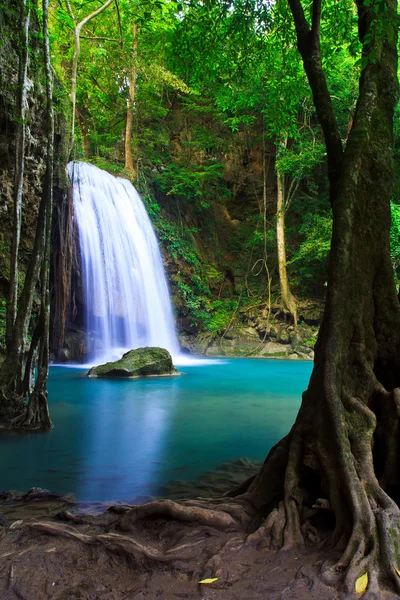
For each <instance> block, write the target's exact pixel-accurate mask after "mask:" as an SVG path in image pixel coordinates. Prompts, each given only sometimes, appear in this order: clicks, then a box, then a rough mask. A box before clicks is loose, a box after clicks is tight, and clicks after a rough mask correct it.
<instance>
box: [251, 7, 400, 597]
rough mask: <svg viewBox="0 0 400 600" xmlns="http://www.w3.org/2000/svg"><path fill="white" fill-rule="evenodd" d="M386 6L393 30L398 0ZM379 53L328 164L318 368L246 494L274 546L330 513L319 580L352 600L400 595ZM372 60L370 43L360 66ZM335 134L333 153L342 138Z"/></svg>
mask: <svg viewBox="0 0 400 600" xmlns="http://www.w3.org/2000/svg"><path fill="white" fill-rule="evenodd" d="M289 4H290V6H291V9H292V12H293V14H294V17H295V23H296V30H297V35H298V41H299V49H300V52H301V54H302V57H303V61H304V64H305V68H306V72H307V75H308V76H309V80H310V84H311V87H312V89H313V92H315V90H314V88H313V83H312V82H313V77H312V76H311V77H310V69H311V67H315V64H314V65H312V61H313V60H314V61H315V57H316V56H317V53H316V52H315V48H316V45H314V46H313V44H312V43H310V40H312V39H313V35H315V34H317V36H318V37H319V22H318V18H319V15H318V11H319V10H320V2H319V1H318V0H314V2H313V29H312V30H310V29H308V31H307V27H308V25H307V22H306V20H305V18H303V17H304V15H302V9H301V3H300V2H298V1H297V0H289ZM365 4H367V3H365ZM384 5H385V9H386V11H387V13H386V18H391V19H393V22H394V19H395V11H396V2H395V1H394V0H387V1H386V2H384ZM357 6H358V10H359V31H360V38H361V41H364V39H365V35H366V33H367V32H368V31H370V27H372V24H373V19H374V14H373V11H372V9H371V7H370V6H365V5H364V2H362V1H361V0H360V1H359V2H358V3H357ZM299 11H301V12H299ZM303 33H305V34H307V35H305V36H304V37H303V36H302V34H303ZM394 38H396V36H394ZM314 41H315V40H314ZM373 44H374V48H376V47H378V48H379V52H378V54H377V57H378V58H377V60H376V62H375V64H373V63H372V62H371V61H368V64H367V66H366V67H365V68H364V70H363V72H362V75H361V78H360V92H359V100H358V104H357V109H356V114H355V116H354V122H353V126H352V129H351V132H350V135H349V138H348V142H347V146H346V149H345V151H344V153H343V155H342V158H341V160H339V158H338V155H337V154H336V156H335V160H334V161H333V162H331V165H332V164H333V165H336V168H337V166H338V165H340V167H339V170H337V169H336V171H335V168H332V170H331V172H330V176H331V200H332V209H333V234H332V246H331V254H330V260H329V276H328V289H327V299H326V307H325V312H324V316H323V321H322V324H321V328H320V332H319V336H318V341H317V345H316V349H315V365H314V370H313V373H312V376H311V380H310V384H309V387H308V390H307V391H306V392H305V393H304V394H303V401H302V405H301V408H300V411H299V414H298V416H297V419H296V422H295V424H294V426H293V428H292V430H291V431H290V433H289V434H288V435H287V436H286V437H285V438H284V439H283V440H282V441H281V442H279V443H278V444H277V445H276V446H275V447H274V448H273V449H272V450H271V451H270V453H269V455H268V457H267V459H266V461H265V464H264V466H263V468H262V469H261V471H260V473H259V474H258V476H257V477H256V478H255V479H254V480H253V481H252V482H250V485H249V489H248V491H247V493H246V497H247V499H249V500H251V502H252V503H253V505H255V506H256V507H258V508H259V509H261V510H263V511H264V512H265V514H268V513H269V516H268V519H267V521H266V524H265V528H264V529H265V530H266V531H267V533H268V534H269V535H270V537H271V539H272V542H273V543H276V544H279V545H284V546H289V545H293V544H296V543H304V542H310V541H311V540H314V541H315V529H314V527H313V526H312V520H311V518H310V517H309V516H307V511H308V509H309V508H310V507H312V506H314V507H315V508H314V512H315V510H318V507H325V509H326V508H327V507H329V508H330V511H331V512H332V515H333V516H334V527H333V530H332V532H331V534H330V536H329V538H328V539H327V540H326V543H329V544H330V545H331V546H333V547H336V548H338V549H341V550H342V556H341V558H340V560H339V561H338V562H336V563H335V564H325V565H324V566H323V569H322V575H323V578H324V579H325V580H326V581H327V582H329V583H331V584H333V583H337V582H338V581H339V580H340V581H342V584H343V587H344V592H345V594H347V596H346V597H353V596H354V595H355V584H356V581H357V579H358V578H359V577H360V576H363V575H365V574H366V573H367V574H368V588H367V592H366V594H365V595H364V596H363V598H364V599H366V598H370V599H372V598H380V597H381V596H380V593H381V591H380V590H381V589H382V588H387V587H390V588H392V589H394V590H395V591H396V592H397V593H399V592H400V577H399V575H398V571H397V570H398V569H400V551H399V549H398V544H397V539H398V536H399V534H400V511H399V508H398V506H397V503H398V502H400V464H399V457H400V436H399V419H400V306H399V302H398V299H397V295H396V289H395V286H394V279H393V271H392V266H391V263H390V255H389V227H390V207H389V201H390V198H391V195H392V189H393V167H392V161H393V156H392V154H393V115H394V108H395V105H396V102H397V97H398V82H397V55H396V39H390V38H389V36H386V35H385V28H384V27H382V28H381V29H379V28H378V27H377V28H376V30H375V31H374V34H373ZM317 49H318V48H317ZM369 51H370V48H369V46H368V44H367V43H365V44H364V57H366V58H368V52H369ZM317 58H318V57H317ZM310 65H311V66H310ZM321 72H322V71H321ZM314 74H315V73H314ZM317 79H318V78H317ZM321 89H322V88H321V87H319V88H318V90H317V93H314V101H315V104H316V107H317V111H318V116H319V118H320V121H323V120H324V115H323V114H322V115H321V110H322V109H323V108H324V107H325V108H326V103H325V101H327V102H329V98H327V97H326V96H325V98H323V99H322V102H321V98H320V99H319V100H318V93H320V91H321ZM326 114H327V113H325V117H326ZM328 120H329V119H328ZM325 125H327V122H326V121H325ZM327 129H329V127H327ZM330 133H331V136H330V137H329V136H328V138H326V139H327V149H328V154H329V152H330V150H329V148H330V145H329V144H330V142H329V140H331V141H332V139H334V138H335V135H333V134H332V132H330ZM332 148H333V152H336V150H337V146H335V144H333V145H332V146H331V149H332ZM321 498H322V499H323V500H321ZM274 507H275V508H274ZM271 509H273V510H272V512H270V511H271ZM311 512H312V511H311ZM309 514H310V512H308V515H309Z"/></svg>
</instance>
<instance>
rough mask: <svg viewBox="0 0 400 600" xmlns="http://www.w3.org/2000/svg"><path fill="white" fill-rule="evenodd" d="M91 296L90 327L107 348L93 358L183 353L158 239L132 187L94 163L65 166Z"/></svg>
mask: <svg viewBox="0 0 400 600" xmlns="http://www.w3.org/2000/svg"><path fill="white" fill-rule="evenodd" d="M68 170H69V175H70V179H71V181H72V183H73V196H74V211H75V218H76V222H77V226H78V231H79V242H80V249H81V259H82V268H83V277H84V286H85V293H86V299H85V301H86V307H87V314H86V328H87V332H88V334H91V335H94V336H95V337H96V339H98V341H99V345H100V347H101V348H102V350H101V351H98V352H96V353H95V355H94V356H93V355H92V356H89V357H88V358H89V360H98V359H99V358H100V356H101V358H106V359H115V358H120V356H121V355H122V353H123V352H124V351H125V350H126V349H131V348H140V347H143V346H160V347H162V348H166V349H167V350H169V352H170V353H171V354H172V355H173V356H176V355H177V354H178V352H179V346H178V342H177V337H176V334H175V327H174V320H173V316H172V309H171V300H170V297H169V293H168V286H167V282H166V278H165V273H164V267H163V264H162V259H161V254H160V250H159V248H158V242H157V238H156V236H155V233H154V231H153V228H152V226H151V223H150V219H149V217H148V215H147V212H146V209H145V207H144V205H143V202H142V200H141V199H140V196H139V194H138V193H137V192H136V190H135V188H134V187H133V186H132V185H131V183H130V182H129V181H128V180H126V179H121V178H119V177H114V176H113V175H110V174H109V173H107V172H105V171H103V170H101V169H99V168H98V167H95V166H94V165H91V164H88V163H83V162H75V163H72V162H71V163H69V165H68Z"/></svg>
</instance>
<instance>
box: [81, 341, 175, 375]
mask: <svg viewBox="0 0 400 600" xmlns="http://www.w3.org/2000/svg"><path fill="white" fill-rule="evenodd" d="M177 373H178V371H177V370H176V369H175V367H174V365H173V363H172V357H171V355H170V353H169V352H168V350H165V349H164V348H153V347H148V348H136V350H129V352H126V353H125V354H124V355H123V357H122V358H120V359H119V360H116V361H115V362H108V363H105V364H104V365H98V366H97V367H92V368H91V369H90V371H89V372H88V377H108V378H111V379H112V378H117V377H124V378H125V377H131V378H133V377H152V376H157V375H159V376H160V375H177Z"/></svg>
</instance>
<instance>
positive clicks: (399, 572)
mask: <svg viewBox="0 0 400 600" xmlns="http://www.w3.org/2000/svg"><path fill="white" fill-rule="evenodd" d="M394 570H395V571H396V573H397V575H398V576H399V577H400V571H399V569H396V567H395V568H394Z"/></svg>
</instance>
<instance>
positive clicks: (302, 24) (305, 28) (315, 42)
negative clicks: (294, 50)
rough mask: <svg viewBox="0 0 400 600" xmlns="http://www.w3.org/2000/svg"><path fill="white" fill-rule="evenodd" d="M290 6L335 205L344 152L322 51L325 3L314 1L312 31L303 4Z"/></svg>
mask: <svg viewBox="0 0 400 600" xmlns="http://www.w3.org/2000/svg"><path fill="white" fill-rule="evenodd" d="M288 3H289V7H290V10H291V12H292V15H293V20H294V24H295V27H296V36H297V47H298V49H299V52H300V54H301V57H302V59H303V65H304V70H305V72H306V75H307V79H308V82H309V84H310V87H311V91H312V95H313V101H314V106H315V109H316V111H317V115H318V120H319V122H320V125H321V127H322V131H323V133H324V138H325V145H326V151H327V155H328V176H329V181H330V184H331V202H332V201H333V199H334V197H335V193H336V189H337V183H338V179H339V174H340V169H341V165H342V157H343V148H342V140H341V138H340V133H339V127H338V124H337V121H336V117H335V114H334V112H333V106H332V100H331V97H330V94H329V90H328V85H327V83H326V78H325V73H324V71H323V68H322V61H321V50H320V21H321V0H313V4H312V29H310V27H309V25H308V23H307V19H306V17H305V15H304V10H303V7H302V4H301V0H288Z"/></svg>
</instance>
